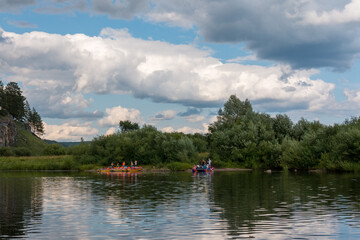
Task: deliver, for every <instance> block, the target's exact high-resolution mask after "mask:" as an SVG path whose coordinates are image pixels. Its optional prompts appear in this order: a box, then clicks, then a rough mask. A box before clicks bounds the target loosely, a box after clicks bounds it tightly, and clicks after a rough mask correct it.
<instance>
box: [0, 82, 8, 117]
mask: <svg viewBox="0 0 360 240" xmlns="http://www.w3.org/2000/svg"><path fill="white" fill-rule="evenodd" d="M5 100H6V99H5V91H4V84H3V82H2V81H1V80H0V116H4V115H6V112H7V111H6V106H7V104H6V101H5Z"/></svg>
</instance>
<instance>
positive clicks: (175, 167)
mask: <svg viewBox="0 0 360 240" xmlns="http://www.w3.org/2000/svg"><path fill="white" fill-rule="evenodd" d="M192 166H193V165H192V164H190V163H181V162H171V163H168V164H161V165H157V166H153V165H142V167H143V172H171V171H189V172H191V168H192ZM103 167H104V166H100V165H96V164H80V163H79V162H77V161H76V160H75V158H74V157H73V156H71V155H62V156H31V157H0V170H18V171H19V170H20V171H23V170H25V171H27V170H33V171H36V170H39V171H43V170H57V171H69V170H70V171H90V172H96V171H97V169H101V168H103ZM215 169H216V171H217V172H229V171H252V170H253V169H249V168H242V167H239V166H230V167H227V166H225V167H218V166H216V165H215ZM263 171H265V172H268V173H271V172H272V170H270V169H268V170H263ZM280 171H287V170H280ZM289 171H296V170H289ZM302 171H308V172H327V171H329V172H334V171H335V172H336V171H339V172H359V171H360V164H359V163H352V164H341V165H339V166H332V165H331V166H328V167H319V168H315V169H309V170H302Z"/></svg>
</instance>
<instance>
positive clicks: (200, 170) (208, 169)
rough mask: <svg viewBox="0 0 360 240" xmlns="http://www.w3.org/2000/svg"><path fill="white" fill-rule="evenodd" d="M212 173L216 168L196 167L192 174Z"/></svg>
mask: <svg viewBox="0 0 360 240" xmlns="http://www.w3.org/2000/svg"><path fill="white" fill-rule="evenodd" d="M212 171H214V167H210V168H202V167H194V168H193V169H192V172H212Z"/></svg>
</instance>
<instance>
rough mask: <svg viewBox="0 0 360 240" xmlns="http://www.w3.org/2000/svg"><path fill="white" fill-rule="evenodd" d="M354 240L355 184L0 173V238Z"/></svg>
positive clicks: (358, 186)
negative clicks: (295, 239)
mask: <svg viewBox="0 0 360 240" xmlns="http://www.w3.org/2000/svg"><path fill="white" fill-rule="evenodd" d="M249 237H253V238H257V239H292V238H297V239H360V175H358V174H329V173H327V174H318V173H263V172H215V173H213V174H206V175H204V174H198V175H193V174H192V173H157V174H154V173H137V174H105V175H102V174H95V173H94V174H78V173H41V172H11V173H10V172H0V238H30V239H62V238H64V239H227V238H234V239H236V238H249Z"/></svg>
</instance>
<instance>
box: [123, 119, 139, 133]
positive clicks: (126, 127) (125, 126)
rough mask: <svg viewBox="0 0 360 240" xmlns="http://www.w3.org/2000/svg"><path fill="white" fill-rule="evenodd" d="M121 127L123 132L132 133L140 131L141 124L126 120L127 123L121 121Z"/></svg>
mask: <svg viewBox="0 0 360 240" xmlns="http://www.w3.org/2000/svg"><path fill="white" fill-rule="evenodd" d="M119 127H120V130H121V132H130V131H134V130H138V129H139V124H137V123H132V122H131V121H129V120H125V121H120V123H119Z"/></svg>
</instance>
